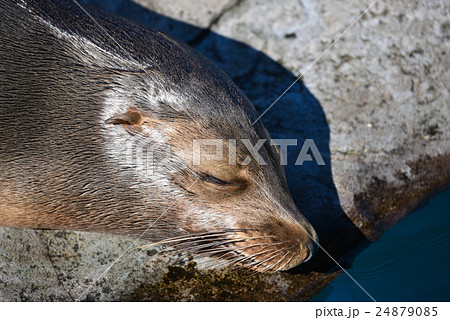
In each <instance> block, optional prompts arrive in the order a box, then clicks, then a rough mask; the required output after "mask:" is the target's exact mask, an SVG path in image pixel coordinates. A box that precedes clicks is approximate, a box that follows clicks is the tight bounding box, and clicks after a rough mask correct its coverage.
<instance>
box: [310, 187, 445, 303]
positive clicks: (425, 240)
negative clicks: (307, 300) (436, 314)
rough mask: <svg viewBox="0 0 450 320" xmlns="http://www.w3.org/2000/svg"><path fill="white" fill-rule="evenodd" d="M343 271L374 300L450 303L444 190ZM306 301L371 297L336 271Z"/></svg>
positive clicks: (388, 232) (360, 299) (364, 299)
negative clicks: (330, 281)
mask: <svg viewBox="0 0 450 320" xmlns="http://www.w3.org/2000/svg"><path fill="white" fill-rule="evenodd" d="M347 271H348V272H349V273H350V274H351V275H352V276H353V277H354V278H355V279H356V280H357V281H358V282H359V283H360V284H361V286H362V287H363V288H365V289H366V290H367V292H368V293H369V294H370V295H371V296H373V297H374V299H375V300H377V301H450V190H447V191H445V192H444V193H442V194H440V195H439V196H438V197H436V198H434V199H432V200H431V201H430V202H429V203H428V204H427V205H426V206H425V207H423V208H421V209H419V210H417V211H416V212H414V213H412V214H411V215H409V216H408V217H406V218H405V219H403V220H402V221H400V222H399V223H398V224H397V225H395V226H394V227H392V228H391V229H390V230H388V231H387V232H386V233H385V234H384V235H383V236H382V237H381V238H380V239H379V240H378V241H376V242H374V243H372V244H371V245H370V246H369V247H368V248H366V249H365V250H364V251H363V252H361V253H360V254H359V255H358V256H357V257H356V259H355V260H354V262H353V264H352V267H351V268H350V269H347ZM311 301H371V299H370V298H369V297H368V296H367V295H366V294H365V293H364V291H362V290H361V289H360V288H359V287H358V286H357V285H356V284H355V283H354V282H353V281H352V280H351V279H350V278H349V277H348V276H347V275H346V274H344V273H342V274H341V275H340V276H339V277H338V278H337V279H336V280H335V281H333V282H332V283H331V284H329V285H328V286H327V287H326V288H324V289H323V290H322V292H321V293H320V294H319V295H318V296H317V297H315V298H314V299H313V300H311Z"/></svg>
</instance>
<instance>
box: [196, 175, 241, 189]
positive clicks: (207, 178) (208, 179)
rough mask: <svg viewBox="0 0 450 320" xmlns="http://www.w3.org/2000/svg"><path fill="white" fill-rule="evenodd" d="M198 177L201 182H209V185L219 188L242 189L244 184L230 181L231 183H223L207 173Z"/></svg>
mask: <svg viewBox="0 0 450 320" xmlns="http://www.w3.org/2000/svg"><path fill="white" fill-rule="evenodd" d="M199 177H200V179H201V180H203V181H205V182H209V183H212V184H215V185H217V186H221V187H243V186H244V185H245V184H244V183H240V182H238V181H232V182H230V181H224V180H222V179H219V178H217V177H214V176H212V175H210V174H208V173H200V174H199Z"/></svg>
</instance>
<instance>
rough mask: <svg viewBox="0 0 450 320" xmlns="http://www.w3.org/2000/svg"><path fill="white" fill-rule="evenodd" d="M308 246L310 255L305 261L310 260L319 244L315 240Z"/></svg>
mask: <svg viewBox="0 0 450 320" xmlns="http://www.w3.org/2000/svg"><path fill="white" fill-rule="evenodd" d="M307 247H308V256H307V257H306V259H305V260H304V261H303V262H307V261H309V260H310V259H311V258H312V257H313V255H314V253H315V252H316V250H317V245H316V243H315V242H314V241H311V242H309V243H308V245H307Z"/></svg>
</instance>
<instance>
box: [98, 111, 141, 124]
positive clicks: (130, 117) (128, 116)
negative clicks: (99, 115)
mask: <svg viewBox="0 0 450 320" xmlns="http://www.w3.org/2000/svg"><path fill="white" fill-rule="evenodd" d="M144 121H145V114H144V113H143V112H142V111H140V110H138V109H136V108H134V107H130V108H129V109H128V111H127V112H125V113H121V114H118V115H115V116H113V117H111V118H109V119H108V120H106V121H105V123H106V124H122V125H128V126H141V125H142V124H143V123H144Z"/></svg>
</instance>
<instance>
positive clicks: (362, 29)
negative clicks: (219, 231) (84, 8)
mask: <svg viewBox="0 0 450 320" xmlns="http://www.w3.org/2000/svg"><path fill="white" fill-rule="evenodd" d="M85 2H87V1H85ZM90 3H91V4H93V5H95V6H99V7H101V8H103V9H104V10H107V11H111V12H115V13H116V14H119V15H123V16H126V17H128V18H130V19H132V20H135V21H137V22H140V23H145V24H148V25H150V26H153V27H156V28H158V29H160V30H162V31H164V32H167V33H169V34H172V35H174V36H176V37H178V38H179V39H181V40H183V41H186V42H189V43H190V44H192V45H193V46H194V47H196V48H197V49H198V50H200V51H201V52H202V53H203V54H205V55H207V56H208V57H209V58H210V59H211V60H213V61H214V62H215V63H217V64H218V65H219V66H220V67H222V68H223V69H224V70H225V71H226V72H228V73H229V74H230V75H231V76H232V77H233V79H234V80H235V81H236V82H237V83H238V85H239V86H240V87H241V88H242V89H243V90H244V91H245V92H246V94H247V95H248V96H249V97H250V99H251V100H252V101H253V102H254V104H255V106H256V107H257V109H258V111H259V112H260V113H262V112H263V111H264V110H265V109H266V108H267V107H268V106H269V105H270V104H271V103H272V102H273V101H274V100H275V99H276V98H277V97H278V96H279V95H280V94H281V93H282V92H283V91H284V90H285V89H286V88H287V87H288V86H289V85H290V84H291V83H292V82H293V80H295V78H296V76H299V75H301V74H302V73H304V72H305V71H307V72H306V73H305V75H304V76H303V77H302V81H303V83H297V84H296V85H294V86H293V87H292V88H291V90H290V91H288V92H287V94H286V95H285V96H284V97H283V98H282V99H280V100H279V101H278V102H277V103H276V104H275V105H274V106H273V107H272V108H271V110H270V111H268V112H267V114H265V115H264V117H263V118H262V120H263V122H264V124H265V125H266V127H267V128H268V130H269V131H270V133H271V135H272V137H273V138H291V139H299V141H300V142H301V141H304V139H308V138H309V139H314V141H315V143H316V144H317V146H318V148H319V150H320V152H321V154H322V155H323V157H324V160H325V163H326V165H325V166H317V164H316V163H306V164H305V165H303V166H294V165H293V163H294V162H295V159H296V157H297V155H298V152H299V150H300V148H301V143H300V144H299V146H297V147H290V149H289V165H288V166H287V168H286V171H287V178H288V182H289V186H290V189H291V192H292V195H293V197H294V199H295V201H296V203H297V205H298V206H299V208H300V210H301V211H302V212H303V213H304V214H305V215H306V216H307V217H308V218H309V219H310V221H311V222H312V223H313V225H314V226H315V228H316V229H317V231H318V233H319V236H320V239H321V244H322V246H323V247H324V248H325V249H326V250H327V251H328V252H329V253H330V254H331V255H332V256H333V257H334V258H336V259H337V260H339V261H340V263H341V264H343V265H344V266H347V265H348V263H350V262H351V256H352V255H354V254H357V252H358V246H359V245H361V244H362V243H363V242H364V241H365V239H369V240H371V241H374V240H376V239H377V238H378V237H379V236H380V235H381V233H382V232H384V231H385V230H387V229H388V228H389V227H390V226H392V225H393V224H395V223H396V222H397V221H398V220H400V219H401V218H402V217H404V216H405V215H407V214H408V213H410V212H412V211H413V210H414V209H415V208H417V207H418V206H419V205H421V204H423V203H424V201H426V200H427V199H429V197H430V196H432V195H434V194H435V193H437V192H439V191H441V190H443V189H444V188H447V187H448V186H449V182H450V166H449V163H450V103H449V101H450V98H449V91H448V83H449V81H450V58H449V54H450V50H449V49H450V4H449V3H448V2H446V1H436V0H432V1H414V0H413V1H407V0H399V1H395V2H388V1H382V0H380V1H378V2H377V3H376V4H375V5H374V6H373V7H372V8H371V9H370V10H369V11H368V12H367V14H366V15H364V16H363V17H362V18H361V19H360V20H359V21H358V22H357V23H355V24H354V26H353V27H352V28H350V29H349V30H348V31H347V32H346V33H345V35H344V36H342V38H340V40H339V41H337V42H336V44H335V45H334V46H333V47H332V48H330V49H329V51H327V52H326V53H325V54H324V55H323V56H321V57H320V59H319V60H318V61H317V62H316V63H314V64H313V62H314V61H315V60H316V58H317V57H319V56H320V55H321V54H322V53H323V52H324V51H325V50H326V49H327V48H328V47H329V46H330V45H331V44H332V43H333V41H334V40H336V39H338V38H339V36H340V35H341V34H342V33H343V32H344V31H346V29H347V28H348V27H349V26H350V25H351V24H352V23H353V22H354V20H355V19H356V18H357V17H358V16H359V15H360V14H361V13H362V12H363V11H364V10H365V9H366V8H367V7H368V6H369V5H370V4H371V2H369V1H362V0H345V1H339V2H330V1H324V0H316V1H312V0H303V1H294V0H287V1H283V2H280V1H275V0H267V1H263V0H241V1H237V0H236V1H231V0H230V1H227V0H216V1H198V2H195V5H194V4H193V3H192V2H191V1H182V0H179V1H173V2H170V4H168V3H165V2H164V1H159V0H154V1H153V0H137V1H136V3H137V4H135V3H132V2H130V1H127V0H114V1H103V0H93V1H90ZM148 9H151V10H154V11H156V12H157V13H158V14H155V13H152V12H150V11H148ZM168 17H170V18H168ZM174 19H175V20H174ZM177 20H181V21H184V22H187V23H189V24H190V25H186V24H184V23H183V22H180V21H177ZM204 28H206V29H204ZM234 40H236V41H238V42H236V41H234ZM239 42H242V43H239ZM252 48H253V49H252ZM310 66H311V67H310ZM144 244H145V243H142V242H135V241H134V240H130V239H124V238H118V237H114V236H110V235H99V234H88V233H81V232H67V231H34V230H16V229H8V228H0V300H2V301H11V300H12V301H42V300H45V301H54V300H56V301H60V300H62V301H67V300H76V299H77V298H79V297H80V299H81V300H95V301H99V300H100V301H116V300H266V301H267V300H307V299H309V298H311V297H312V296H314V295H315V294H317V293H318V292H319V291H320V290H321V289H322V288H323V287H324V286H325V285H326V284H328V283H329V282H330V281H332V280H333V279H334V278H335V277H337V275H338V274H339V273H340V271H339V268H337V267H336V266H335V264H334V263H333V262H332V261H331V260H330V259H329V258H328V257H327V256H326V255H325V254H323V253H319V254H318V255H317V257H316V258H315V259H313V260H312V261H311V262H308V264H306V265H304V266H303V267H300V268H298V269H297V270H295V271H294V272H290V273H277V274H273V275H263V274H250V275H249V274H248V273H247V272H245V271H242V270H235V269H227V268H225V269H220V268H219V269H214V268H210V267H208V264H210V263H212V262H211V261H208V260H193V259H192V257H189V256H185V255H183V254H181V253H179V252H170V249H169V252H168V253H167V254H161V255H159V256H156V258H155V256H153V254H154V253H155V252H156V251H155V249H149V250H144V251H142V252H139V250H138V249H135V250H130V249H133V248H135V247H138V246H140V245H144ZM157 249H158V248H157ZM159 249H161V248H159ZM113 262H116V263H115V264H114V265H113V266H112V267H111V268H109V269H107V268H108V267H109V266H110V265H111V264H112V263H113ZM105 270H108V272H106V273H105V274H104V275H103V276H102V274H103V272H104V271H105ZM97 280H98V281H97ZM367 289H368V291H369V292H370V288H367Z"/></svg>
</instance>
